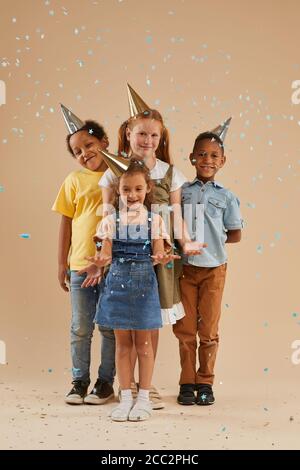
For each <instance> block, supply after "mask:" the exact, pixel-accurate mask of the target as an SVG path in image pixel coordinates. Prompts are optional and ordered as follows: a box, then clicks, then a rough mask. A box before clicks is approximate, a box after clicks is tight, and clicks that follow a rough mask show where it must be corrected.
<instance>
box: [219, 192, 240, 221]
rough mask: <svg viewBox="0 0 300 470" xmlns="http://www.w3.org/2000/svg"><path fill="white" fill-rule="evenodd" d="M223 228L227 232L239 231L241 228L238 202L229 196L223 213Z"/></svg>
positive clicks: (235, 198)
mask: <svg viewBox="0 0 300 470" xmlns="http://www.w3.org/2000/svg"><path fill="white" fill-rule="evenodd" d="M223 220H224V226H225V228H226V229H227V230H239V229H241V228H243V220H242V217H241V212H240V201H239V200H238V198H237V197H236V196H235V195H234V194H231V198H230V199H229V201H228V203H227V207H226V209H225V211H224V218H223Z"/></svg>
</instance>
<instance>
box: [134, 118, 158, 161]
mask: <svg viewBox="0 0 300 470" xmlns="http://www.w3.org/2000/svg"><path fill="white" fill-rule="evenodd" d="M126 137H127V139H128V141H129V143H130V149H131V152H132V156H133V157H134V158H137V159H139V160H147V159H151V158H155V152H156V150H157V148H158V146H159V142H160V138H161V123H160V122H159V121H156V120H155V119H137V120H136V121H134V123H133V127H132V129H131V128H130V127H127V129H126Z"/></svg>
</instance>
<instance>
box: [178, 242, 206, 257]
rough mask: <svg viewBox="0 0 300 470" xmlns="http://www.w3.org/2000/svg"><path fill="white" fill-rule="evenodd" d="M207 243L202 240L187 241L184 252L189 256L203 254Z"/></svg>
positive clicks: (183, 248)
mask: <svg viewBox="0 0 300 470" xmlns="http://www.w3.org/2000/svg"><path fill="white" fill-rule="evenodd" d="M206 247H207V243H200V242H186V243H185V244H184V245H183V247H182V250H183V253H184V254H185V255H187V256H193V255H202V253H203V250H202V248H206Z"/></svg>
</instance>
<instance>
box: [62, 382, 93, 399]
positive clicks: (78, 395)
mask: <svg viewBox="0 0 300 470" xmlns="http://www.w3.org/2000/svg"><path fill="white" fill-rule="evenodd" d="M72 384H73V388H72V389H71V390H70V392H69V393H68V395H66V398H65V402H66V403H69V404H70V405H81V404H82V403H83V399H84V397H85V396H86V394H87V390H88V386H89V383H88V382H83V381H82V380H73V382H72Z"/></svg>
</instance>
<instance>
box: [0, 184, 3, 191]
mask: <svg viewBox="0 0 300 470" xmlns="http://www.w3.org/2000/svg"><path fill="white" fill-rule="evenodd" d="M0 193H4V187H3V186H1V184H0Z"/></svg>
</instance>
